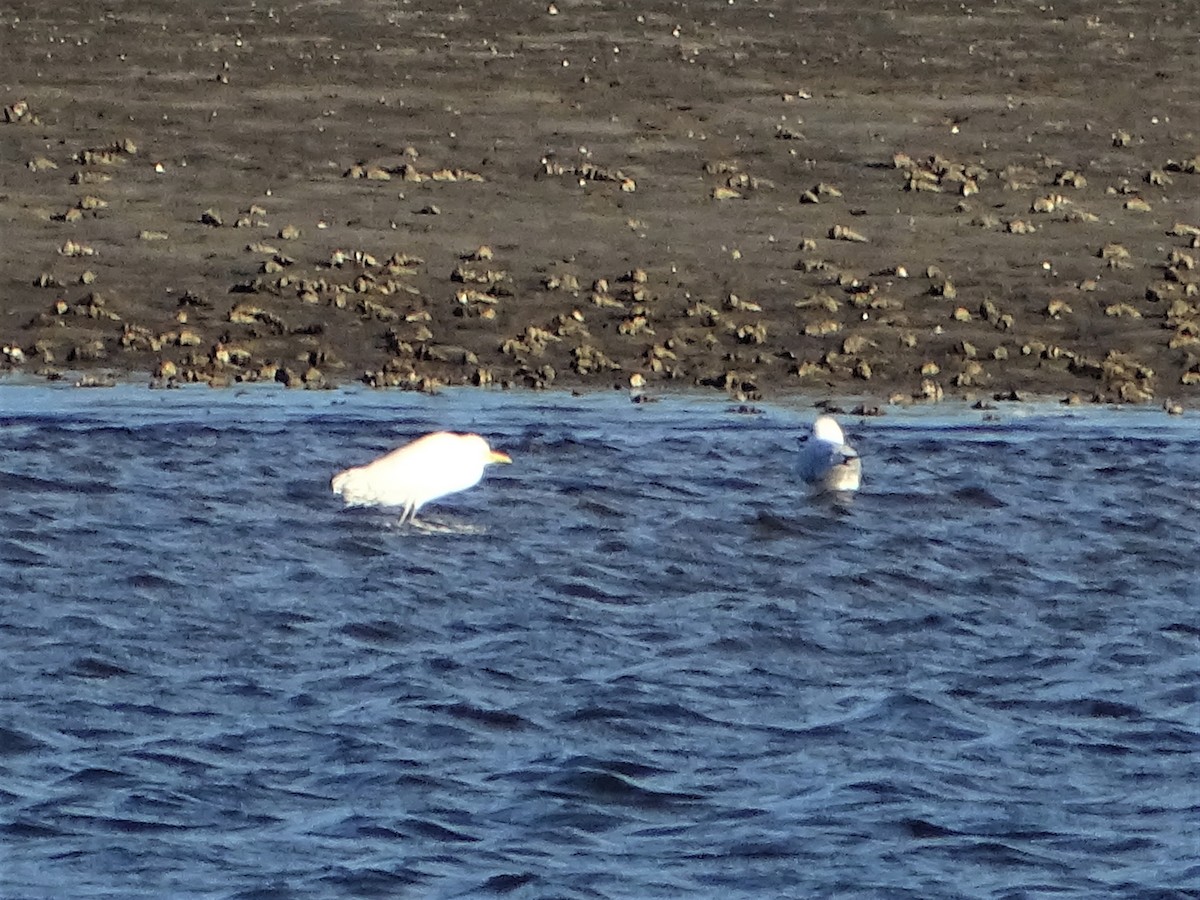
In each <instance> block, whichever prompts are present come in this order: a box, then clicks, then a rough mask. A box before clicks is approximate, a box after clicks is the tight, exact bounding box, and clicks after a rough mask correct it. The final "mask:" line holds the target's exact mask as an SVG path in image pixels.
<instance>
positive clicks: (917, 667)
mask: <svg viewBox="0 0 1200 900" xmlns="http://www.w3.org/2000/svg"><path fill="white" fill-rule="evenodd" d="M991 416H993V417H994V418H993V419H991V420H989V419H988V418H985V415H984V414H982V413H980V412H973V411H970V410H966V409H964V408H961V407H942V408H933V409H930V408H924V409H918V410H907V411H906V410H892V411H890V412H889V414H888V415H887V416H885V417H883V418H877V419H869V420H857V419H854V418H850V417H842V421H843V423H844V425H845V426H846V430H847V432H848V434H849V437H850V438H851V440H852V441H853V442H854V443H855V444H856V446H857V447H858V448H859V450H860V451H861V453H862V455H863V458H864V472H865V475H864V487H863V491H862V492H861V493H860V494H859V495H858V496H857V497H855V498H854V499H853V500H852V501H851V502H846V503H835V502H830V501H826V500H819V499H812V498H810V497H809V496H808V495H807V494H806V493H805V492H804V491H803V490H801V489H800V488H799V487H798V486H797V484H796V483H795V479H794V477H793V475H792V472H791V467H790V457H791V455H792V454H793V451H794V447H795V438H796V435H797V434H798V433H800V432H801V431H802V430H803V429H804V426H805V425H806V423H808V422H809V421H811V419H812V417H813V411H812V410H811V409H810V408H805V407H802V406H799V405H796V406H792V407H788V406H768V407H764V408H763V409H762V410H761V411H759V412H750V413H747V412H745V411H742V412H737V411H734V410H731V409H730V408H729V407H728V405H727V404H725V403H720V402H712V401H707V402H706V401H701V400H698V399H670V400H664V401H662V402H660V403H655V404H648V405H632V404H630V403H629V402H628V400H627V399H625V398H624V397H622V396H620V395H616V394H612V395H591V396H585V397H579V398H573V397H570V396H567V395H565V394H522V395H512V394H502V393H482V392H457V393H455V392H448V393H447V394H445V395H443V396H439V397H432V398H430V397H424V396H418V395H411V394H397V393H366V392H355V391H342V392H286V391H283V390H274V389H261V390H253V391H247V392H232V391H225V392H219V391H208V390H206V389H202V390H198V391H191V390H184V391H147V390H144V389H140V388H134V387H119V388H115V389H111V390H88V391H83V390H69V389H56V388H51V387H24V386H8V387H4V388H2V389H0V504H2V509H0V515H2V516H3V523H4V524H3V528H2V530H0V577H2V580H3V583H4V584H5V586H6V590H5V591H4V592H3V599H0V896H3V897H4V898H42V897H46V898H51V897H53V898H61V897H88V898H101V897H112V898H118V897H119V898H127V897H155V898H158V897H213V898H262V900H266V898H278V900H286V898H319V897H320V898H323V897H329V898H334V897H421V898H443V897H486V896H501V895H502V896H507V897H517V898H534V897H538V898H551V897H553V898H651V897H688V898H691V897H733V898H763V897H835V896H836V897H841V896H846V897H886V898H892V897H911V898H940V897H947V898H949V897H970V898H976V897H995V898H1017V897H1043V896H1045V897H1079V898H1083V897H1087V898H1094V897H1130V898H1145V897H1192V898H1195V897H1197V896H1200V564H1198V562H1197V558H1198V557H1197V553H1198V544H1200V541H1198V537H1200V527H1198V523H1200V492H1198V491H1197V485H1198V484H1200V462H1198V460H1200V429H1198V428H1197V426H1196V419H1195V417H1194V415H1189V416H1184V417H1181V418H1172V417H1168V416H1167V415H1165V414H1164V413H1162V412H1161V411H1160V410H1101V409H1087V410H1083V411H1079V410H1075V409H1071V410H1069V409H1067V408H1065V407H1055V406H1032V407H1029V406H1018V405H1002V407H1001V408H1000V409H999V410H997V411H996V412H995V413H993V414H991ZM437 428H452V429H460V430H474V431H478V432H481V433H483V434H485V435H486V436H487V437H488V438H489V439H490V440H491V441H492V443H493V444H494V445H495V446H498V447H500V448H503V449H504V450H507V451H508V452H509V453H511V455H512V457H513V460H514V464H513V465H512V466H504V467H494V468H492V469H489V471H488V474H487V476H486V477H485V479H484V481H483V483H482V484H480V485H479V486H478V487H476V488H474V489H473V490H471V491H468V492H466V493H462V494H458V495H455V496H454V497H451V498H447V499H446V500H445V501H443V502H441V503H440V504H437V505H431V506H429V507H427V508H426V510H424V511H423V518H426V519H428V520H429V521H430V522H432V523H433V524H434V525H435V526H437V527H436V528H434V529H431V530H426V531H419V530H414V529H412V528H409V527H397V526H396V525H395V521H394V520H395V516H391V515H388V514H386V513H381V512H378V511H363V510H343V509H341V508H340V506H339V504H338V502H336V498H335V497H334V496H333V495H332V494H331V493H330V491H329V488H328V481H329V477H330V475H331V474H332V473H333V472H334V471H336V470H337V469H340V468H343V467H345V466H348V465H355V464H359V463H362V462H365V461H367V460H369V459H371V458H373V457H374V456H376V455H378V454H379V453H381V452H383V451H385V450H387V449H390V448H392V447H394V446H397V445H399V444H401V443H403V442H405V441H406V440H408V439H411V438H412V437H414V436H416V435H419V434H421V433H423V432H425V431H429V430H434V429H437Z"/></svg>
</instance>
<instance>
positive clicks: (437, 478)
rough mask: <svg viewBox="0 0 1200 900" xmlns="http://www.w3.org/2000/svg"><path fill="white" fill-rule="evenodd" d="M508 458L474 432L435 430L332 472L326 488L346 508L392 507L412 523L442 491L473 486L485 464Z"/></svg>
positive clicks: (454, 490)
mask: <svg viewBox="0 0 1200 900" xmlns="http://www.w3.org/2000/svg"><path fill="white" fill-rule="evenodd" d="M507 462H512V460H511V459H509V457H508V454H506V453H501V452H500V451H498V450H493V449H492V448H491V447H489V446H488V443H487V441H485V440H484V439H483V438H481V437H480V436H479V435H477V434H452V433H450V432H447V431H438V432H435V433H434V434H427V435H425V436H424V437H422V438H418V439H417V440H415V441H413V442H412V443H411V444H406V445H405V446H403V447H401V448H400V449H399V450H393V451H392V452H391V453H388V454H385V455H384V456H381V457H379V459H377V460H374V461H373V462H369V463H367V464H366V465H365V466H356V467H355V468H353V469H346V470H345V471H343V472H338V473H337V474H336V475H334V476H333V481H332V482H331V486H332V487H333V492H334V493H335V494H340V495H341V497H342V499H343V500H345V501H346V505H347V506H395V507H399V508H400V509H401V510H402V511H403V512H402V514H401V516H400V521H401V522H404V521H406V520H407V521H410V522H411V521H415V517H416V514H417V510H419V509H420V508H421V507H422V506H424V505H425V504H426V503H428V502H429V501H430V500H436V499H437V498H439V497H444V496H446V495H447V494H454V493H457V492H458V491H465V490H466V489H467V488H469V487H474V486H475V485H477V484H478V483H479V480H480V479H481V478H482V477H483V470H484V467H485V466H487V465H489V464H491V463H507Z"/></svg>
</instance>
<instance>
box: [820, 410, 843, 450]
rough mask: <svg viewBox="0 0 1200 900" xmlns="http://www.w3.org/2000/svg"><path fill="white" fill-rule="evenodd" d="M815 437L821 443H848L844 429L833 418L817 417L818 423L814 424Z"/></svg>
mask: <svg viewBox="0 0 1200 900" xmlns="http://www.w3.org/2000/svg"><path fill="white" fill-rule="evenodd" d="M813 437H815V438H816V439H817V440H819V441H828V442H829V443H831V444H844V443H846V436H845V435H844V434H842V427H841V426H840V425H838V423H837V421H836V420H835V419H834V418H833V416H818V417H817V421H815V422H813Z"/></svg>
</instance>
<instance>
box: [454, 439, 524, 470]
mask: <svg viewBox="0 0 1200 900" xmlns="http://www.w3.org/2000/svg"><path fill="white" fill-rule="evenodd" d="M458 437H459V440H461V441H463V442H464V443H465V444H469V445H470V447H471V452H472V453H473V454H476V455H478V457H479V459H480V460H482V462H483V464H484V465H485V466H490V465H491V464H492V463H510V462H512V457H510V456H509V455H508V454H507V453H505V452H504V451H503V450H493V449H492V448H491V447H490V446H488V442H487V441H486V440H484V439H483V438H482V437H480V436H479V435H477V434H463V435H459V436H458Z"/></svg>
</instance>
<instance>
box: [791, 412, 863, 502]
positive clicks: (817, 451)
mask: <svg viewBox="0 0 1200 900" xmlns="http://www.w3.org/2000/svg"><path fill="white" fill-rule="evenodd" d="M803 441H804V443H803V445H802V446H801V448H800V467H799V468H800V477H801V478H802V479H804V481H805V483H807V484H808V485H809V486H810V487H812V488H813V489H814V490H816V491H857V490H858V486H859V484H860V482H861V481H862V460H861V459H859V457H858V451H857V450H855V449H854V448H853V447H851V446H850V445H849V444H848V443H846V436H845V435H844V434H842V429H841V426H839V425H838V423H837V422H836V421H834V419H833V417H832V416H819V417H818V418H817V420H816V421H815V422H813V428H812V434H810V435H807V436H806V437H805V438H803Z"/></svg>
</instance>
